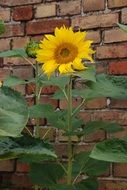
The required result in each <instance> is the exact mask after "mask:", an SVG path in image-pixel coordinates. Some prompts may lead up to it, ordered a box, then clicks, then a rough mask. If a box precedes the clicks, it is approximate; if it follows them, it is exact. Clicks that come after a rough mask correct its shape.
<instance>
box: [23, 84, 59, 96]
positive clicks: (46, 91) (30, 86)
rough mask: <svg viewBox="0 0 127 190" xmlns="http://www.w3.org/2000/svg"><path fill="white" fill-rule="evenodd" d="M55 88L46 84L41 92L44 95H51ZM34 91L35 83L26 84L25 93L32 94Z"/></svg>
mask: <svg viewBox="0 0 127 190" xmlns="http://www.w3.org/2000/svg"><path fill="white" fill-rule="evenodd" d="M56 90H57V87H56V86H47V87H43V88H42V91H41V94H45V95H51V94H53V93H54V92H55V91H56ZM34 92H35V85H34V84H33V83H31V84H28V85H27V86H26V93H27V94H29V95H30V94H33V93H34Z"/></svg>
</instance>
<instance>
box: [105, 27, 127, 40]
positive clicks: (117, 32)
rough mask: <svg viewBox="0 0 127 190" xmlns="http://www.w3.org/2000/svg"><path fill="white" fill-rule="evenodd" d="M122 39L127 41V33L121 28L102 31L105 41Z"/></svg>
mask: <svg viewBox="0 0 127 190" xmlns="http://www.w3.org/2000/svg"><path fill="white" fill-rule="evenodd" d="M122 41H127V34H126V33H125V32H124V31H122V30H121V29H111V30H107V31H105V33H104V42H105V43H112V42H122Z"/></svg>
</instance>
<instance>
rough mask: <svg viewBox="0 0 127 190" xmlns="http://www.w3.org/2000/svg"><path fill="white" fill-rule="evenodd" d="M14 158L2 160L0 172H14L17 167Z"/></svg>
mask: <svg viewBox="0 0 127 190" xmlns="http://www.w3.org/2000/svg"><path fill="white" fill-rule="evenodd" d="M14 164H15V162H14V160H6V161H1V162H0V172H13V171H14V167H15V165H14Z"/></svg>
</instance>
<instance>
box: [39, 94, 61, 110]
mask: <svg viewBox="0 0 127 190" xmlns="http://www.w3.org/2000/svg"><path fill="white" fill-rule="evenodd" d="M41 103H43V104H51V105H52V106H53V107H54V108H58V100H56V99H52V98H51V97H50V96H43V97H41Z"/></svg>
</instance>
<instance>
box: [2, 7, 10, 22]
mask: <svg viewBox="0 0 127 190" xmlns="http://www.w3.org/2000/svg"><path fill="white" fill-rule="evenodd" d="M0 18H1V19H2V20H3V21H5V22H6V21H10V9H9V8H4V9H0Z"/></svg>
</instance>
